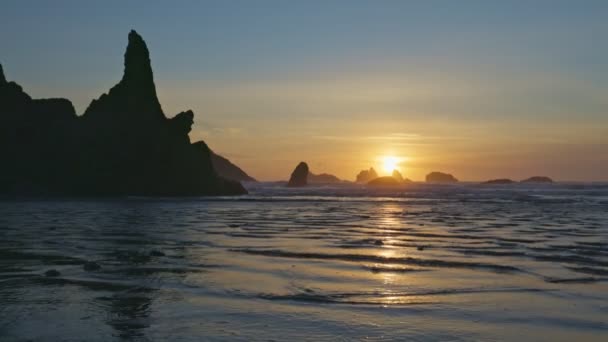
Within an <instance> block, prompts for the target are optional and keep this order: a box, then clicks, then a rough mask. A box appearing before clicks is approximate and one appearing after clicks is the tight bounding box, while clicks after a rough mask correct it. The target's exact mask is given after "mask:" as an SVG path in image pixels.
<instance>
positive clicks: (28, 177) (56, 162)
mask: <svg viewBox="0 0 608 342" xmlns="http://www.w3.org/2000/svg"><path fill="white" fill-rule="evenodd" d="M193 119H194V113H193V112H192V111H185V112H182V113H179V114H177V115H176V116H175V117H173V118H171V119H168V118H167V117H166V116H165V114H164V112H163V110H162V108H161V105H160V103H159V101H158V97H157V95H156V87H155V84H154V77H153V73H152V67H151V64H150V57H149V52H148V48H147V46H146V44H145V42H144V41H143V39H142V38H141V36H139V35H138V34H137V33H136V32H135V31H131V33H130V34H129V44H128V46H127V50H126V53H125V62H124V74H123V77H122V79H121V81H120V82H119V83H118V84H117V85H115V86H114V87H112V88H111V89H110V91H109V92H108V93H107V94H103V95H101V96H100V97H99V98H98V99H96V100H93V101H92V102H91V104H90V105H89V107H88V108H87V109H86V111H85V113H84V115H83V116H82V117H77V116H76V114H75V112H74V108H73V106H72V104H71V103H70V102H69V101H68V100H65V99H47V100H32V99H31V98H30V97H29V96H28V95H27V94H26V93H24V92H23V91H22V89H21V87H20V86H18V85H17V84H16V83H14V82H6V78H5V77H4V74H3V72H2V69H1V68H0V127H1V128H0V153H2V155H3V156H5V163H4V165H9V167H3V168H2V170H1V171H0V192H2V193H11V194H23V193H32V194H61V195H235V194H243V193H246V190H245V189H244V188H243V187H242V186H241V184H240V183H238V182H234V181H229V180H226V179H223V178H221V177H219V176H218V174H217V173H216V171H215V170H214V168H213V165H212V162H211V151H210V150H209V148H208V147H207V145H206V144H205V143H204V142H202V141H201V142H196V143H190V138H189V137H188V133H189V132H190V130H191V127H192V124H193ZM14 146H18V147H17V148H15V147H14Z"/></svg>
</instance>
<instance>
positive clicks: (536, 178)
mask: <svg viewBox="0 0 608 342" xmlns="http://www.w3.org/2000/svg"><path fill="white" fill-rule="evenodd" d="M521 182H522V183H553V179H551V178H549V177H546V176H534V177H530V178H528V179H524V180H522V181H521Z"/></svg>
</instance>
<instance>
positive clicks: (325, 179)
mask: <svg viewBox="0 0 608 342" xmlns="http://www.w3.org/2000/svg"><path fill="white" fill-rule="evenodd" d="M343 182H344V181H343V180H341V179H340V178H338V177H336V176H334V175H330V174H329V173H321V174H318V175H315V174H314V173H312V172H309V173H308V183H310V184H335V183H343Z"/></svg>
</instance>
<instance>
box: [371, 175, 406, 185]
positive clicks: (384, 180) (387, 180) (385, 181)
mask: <svg viewBox="0 0 608 342" xmlns="http://www.w3.org/2000/svg"><path fill="white" fill-rule="evenodd" d="M402 184H403V182H402V181H399V180H397V179H395V177H392V176H385V177H378V178H376V179H372V180H371V181H369V182H368V183H367V185H368V186H375V187H390V186H398V185H402Z"/></svg>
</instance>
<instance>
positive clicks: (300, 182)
mask: <svg viewBox="0 0 608 342" xmlns="http://www.w3.org/2000/svg"><path fill="white" fill-rule="evenodd" d="M308 173H309V171H308V164H306V163H305V162H300V164H298V166H296V168H295V169H294V170H293V172H292V173H291V177H290V178H289V183H287V186H289V187H301V186H306V184H307V183H308Z"/></svg>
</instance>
